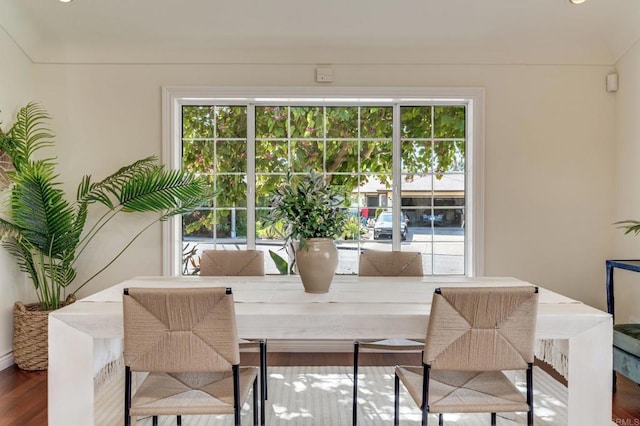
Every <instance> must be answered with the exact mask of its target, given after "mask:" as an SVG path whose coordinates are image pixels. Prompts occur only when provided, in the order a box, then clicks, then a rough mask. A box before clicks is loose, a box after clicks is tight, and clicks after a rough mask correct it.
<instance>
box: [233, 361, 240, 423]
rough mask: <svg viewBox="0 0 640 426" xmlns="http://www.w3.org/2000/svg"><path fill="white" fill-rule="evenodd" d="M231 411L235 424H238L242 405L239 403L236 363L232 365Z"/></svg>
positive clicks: (238, 379)
mask: <svg viewBox="0 0 640 426" xmlns="http://www.w3.org/2000/svg"><path fill="white" fill-rule="evenodd" d="M231 368H232V370H233V411H234V418H235V425H236V426H240V422H241V420H240V414H241V413H240V410H241V409H242V406H241V405H240V367H239V366H238V365H233V366H232V367H231Z"/></svg>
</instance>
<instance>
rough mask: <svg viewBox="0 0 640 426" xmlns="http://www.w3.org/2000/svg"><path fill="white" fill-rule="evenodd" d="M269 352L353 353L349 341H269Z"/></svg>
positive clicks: (351, 343) (351, 344)
mask: <svg viewBox="0 0 640 426" xmlns="http://www.w3.org/2000/svg"><path fill="white" fill-rule="evenodd" d="M268 345H269V349H268V350H269V352H353V342H352V341H350V340H271V339H270V340H269V341H268Z"/></svg>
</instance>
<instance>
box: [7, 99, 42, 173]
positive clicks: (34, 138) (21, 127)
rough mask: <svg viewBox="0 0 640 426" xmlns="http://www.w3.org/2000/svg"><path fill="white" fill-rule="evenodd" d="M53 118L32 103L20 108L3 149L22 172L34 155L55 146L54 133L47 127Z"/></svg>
mask: <svg viewBox="0 0 640 426" xmlns="http://www.w3.org/2000/svg"><path fill="white" fill-rule="evenodd" d="M50 119H51V117H50V116H49V114H48V113H47V112H46V110H45V109H44V108H42V107H41V106H40V105H39V104H37V103H35V102H30V103H28V104H27V105H25V106H24V107H22V108H20V111H18V114H17V116H16V122H15V123H14V124H13V126H12V127H11V129H10V130H9V132H8V133H7V135H8V140H7V139H5V141H4V142H3V148H4V149H5V151H7V153H9V155H10V156H11V158H12V159H13V165H14V167H15V168H16V170H18V171H20V170H21V169H22V166H23V165H26V164H27V163H28V162H29V161H30V159H31V158H32V156H33V154H34V153H35V152H36V151H37V150H39V149H41V148H44V147H46V146H51V145H53V133H52V132H51V130H49V128H48V127H47V126H46V125H45V123H46V121H48V120H50Z"/></svg>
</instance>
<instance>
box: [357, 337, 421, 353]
mask: <svg viewBox="0 0 640 426" xmlns="http://www.w3.org/2000/svg"><path fill="white" fill-rule="evenodd" d="M358 344H359V346H360V349H378V350H390V351H421V350H423V349H424V341H422V342H420V341H416V340H408V339H383V340H359V341H358Z"/></svg>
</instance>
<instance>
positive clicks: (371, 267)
mask: <svg viewBox="0 0 640 426" xmlns="http://www.w3.org/2000/svg"><path fill="white" fill-rule="evenodd" d="M358 275H360V276H361V277H421V276H423V275H424V274H423V272H422V255H421V254H420V253H416V252H411V251H364V252H362V253H360V264H359V265H358Z"/></svg>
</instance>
